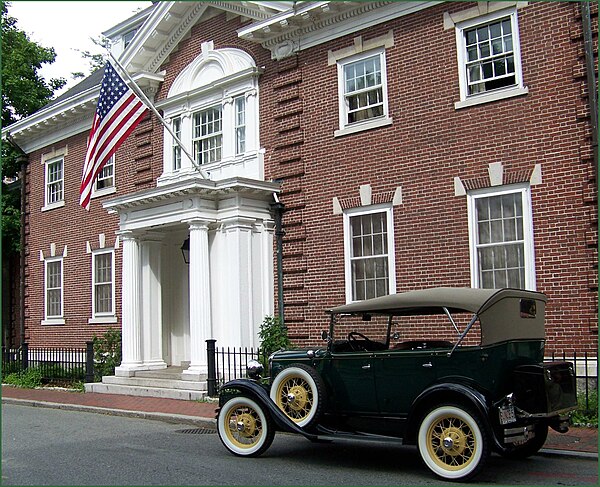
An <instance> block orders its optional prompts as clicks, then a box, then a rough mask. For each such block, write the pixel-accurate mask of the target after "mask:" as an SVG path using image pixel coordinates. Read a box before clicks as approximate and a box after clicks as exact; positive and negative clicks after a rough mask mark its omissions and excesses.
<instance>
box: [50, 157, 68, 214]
mask: <svg viewBox="0 0 600 487" xmlns="http://www.w3.org/2000/svg"><path fill="white" fill-rule="evenodd" d="M63 183H64V159H63V158H62V157H60V158H58V159H54V160H50V161H48V162H46V207H52V206H57V205H58V204H59V203H62V202H63V201H64V192H63Z"/></svg>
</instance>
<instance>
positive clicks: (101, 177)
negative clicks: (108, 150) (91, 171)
mask: <svg viewBox="0 0 600 487" xmlns="http://www.w3.org/2000/svg"><path fill="white" fill-rule="evenodd" d="M114 172H115V158H114V156H113V157H111V158H110V159H109V160H108V161H106V164H104V167H103V168H102V171H100V172H99V173H98V176H97V178H96V189H97V190H100V189H105V188H112V187H114V185H115V177H114Z"/></svg>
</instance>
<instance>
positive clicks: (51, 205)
mask: <svg viewBox="0 0 600 487" xmlns="http://www.w3.org/2000/svg"><path fill="white" fill-rule="evenodd" d="M59 160H60V161H62V199H61V200H58V201H54V202H53V203H48V166H49V165H50V164H53V163H55V162H57V161H59ZM63 206H65V157H64V155H62V154H61V155H59V156H56V157H49V158H47V159H45V160H44V206H43V207H42V208H41V211H49V210H54V209H55V208H61V207H63Z"/></svg>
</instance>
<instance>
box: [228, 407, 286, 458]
mask: <svg viewBox="0 0 600 487" xmlns="http://www.w3.org/2000/svg"><path fill="white" fill-rule="evenodd" d="M217 431H218V433H219V438H220V439H221V441H222V442H223V445H225V447H226V448H227V449H228V450H229V451H230V452H231V453H233V454H235V455H240V456H246V457H256V456H258V455H260V454H261V453H263V452H264V451H266V450H267V448H269V447H270V446H271V443H272V442H273V438H274V436H275V428H274V427H273V424H272V422H271V418H270V417H269V416H268V415H267V413H265V412H264V411H263V408H262V407H261V406H259V405H258V404H257V403H256V402H255V401H253V400H252V399H249V398H247V397H234V398H233V399H231V400H229V401H227V402H226V403H225V405H224V406H223V407H222V408H221V411H220V412H219V418H218V420H217Z"/></svg>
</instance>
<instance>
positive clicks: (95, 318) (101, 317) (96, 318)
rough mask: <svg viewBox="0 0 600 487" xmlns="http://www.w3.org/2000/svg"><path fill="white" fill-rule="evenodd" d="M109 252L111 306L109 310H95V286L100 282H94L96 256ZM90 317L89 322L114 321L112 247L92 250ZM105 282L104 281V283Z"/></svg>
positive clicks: (115, 318) (113, 258)
mask: <svg viewBox="0 0 600 487" xmlns="http://www.w3.org/2000/svg"><path fill="white" fill-rule="evenodd" d="M104 254H110V257H111V281H110V284H111V307H112V310H111V311H110V312H98V311H96V286H97V285H98V284H100V283H98V282H96V257H97V256H99V255H104ZM91 255H92V318H90V319H89V320H88V323H90V324H98V323H116V322H117V316H116V311H115V309H116V307H115V304H116V302H115V251H114V249H112V248H103V249H98V250H95V251H93V252H92V254H91ZM104 284H106V283H104Z"/></svg>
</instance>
